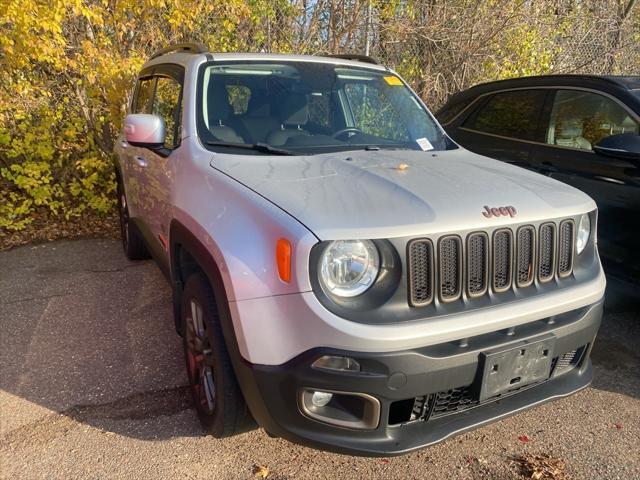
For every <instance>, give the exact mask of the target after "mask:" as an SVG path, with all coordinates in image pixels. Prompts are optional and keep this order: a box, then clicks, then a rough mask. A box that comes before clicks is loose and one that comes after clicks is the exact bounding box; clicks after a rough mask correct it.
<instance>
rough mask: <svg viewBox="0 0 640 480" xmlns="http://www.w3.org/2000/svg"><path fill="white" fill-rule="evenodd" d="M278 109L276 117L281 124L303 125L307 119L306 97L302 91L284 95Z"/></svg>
mask: <svg viewBox="0 0 640 480" xmlns="http://www.w3.org/2000/svg"><path fill="white" fill-rule="evenodd" d="M278 110H279V115H278V118H279V120H280V123H282V124H283V125H305V124H306V123H307V121H308V120H309V106H308V104H307V97H306V96H305V95H304V94H302V93H289V94H288V95H286V96H285V97H284V99H283V100H282V103H281V104H280V108H279V109H278Z"/></svg>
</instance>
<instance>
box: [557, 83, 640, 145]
mask: <svg viewBox="0 0 640 480" xmlns="http://www.w3.org/2000/svg"><path fill="white" fill-rule="evenodd" d="M618 133H638V122H636V121H635V120H634V119H633V118H631V116H630V115H629V113H628V112H627V111H626V110H625V109H624V108H622V106H621V105H619V104H618V103H617V102H615V101H614V100H612V99H611V98H608V97H605V96H604V95H599V94H597V93H592V92H584V91H580V90H558V92H557V93H556V96H555V99H554V101H553V108H552V110H551V118H550V120H549V127H548V129H547V138H546V141H547V143H548V144H550V145H558V146H561V147H569V148H577V149H580V150H591V148H592V147H593V145H595V144H596V143H598V142H599V141H600V140H602V139H603V138H605V137H608V136H610V135H616V134H618Z"/></svg>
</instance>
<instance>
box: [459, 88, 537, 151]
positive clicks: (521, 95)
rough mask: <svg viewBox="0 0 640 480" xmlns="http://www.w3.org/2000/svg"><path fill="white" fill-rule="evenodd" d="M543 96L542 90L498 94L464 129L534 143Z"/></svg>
mask: <svg viewBox="0 0 640 480" xmlns="http://www.w3.org/2000/svg"><path fill="white" fill-rule="evenodd" d="M545 96H546V92H545V91H544V90H513V91H510V92H502V93H497V94H495V95H494V96H493V97H491V98H490V99H489V100H488V101H487V102H486V103H485V104H484V106H482V108H481V109H480V111H479V112H478V113H477V114H476V115H475V116H472V117H471V118H470V119H469V120H468V121H467V122H466V123H465V125H464V126H465V127H468V128H471V129H473V130H477V131H479V132H484V133H490V134H493V135H500V136H503V137H510V138H516V139H521V140H535V139H536V138H535V137H536V130H537V126H538V119H539V118H540V112H541V110H542V106H543V105H544V100H545Z"/></svg>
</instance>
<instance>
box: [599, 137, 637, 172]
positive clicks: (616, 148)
mask: <svg viewBox="0 0 640 480" xmlns="http://www.w3.org/2000/svg"><path fill="white" fill-rule="evenodd" d="M593 151H594V152H596V153H599V154H600V155H606V156H608V157H615V158H619V159H621V160H628V161H630V162H631V163H633V164H634V165H635V166H636V167H638V168H640V135H638V134H637V133H620V134H618V135H611V136H610V137H605V138H603V139H602V140H600V141H599V142H598V143H596V144H595V145H594V146H593Z"/></svg>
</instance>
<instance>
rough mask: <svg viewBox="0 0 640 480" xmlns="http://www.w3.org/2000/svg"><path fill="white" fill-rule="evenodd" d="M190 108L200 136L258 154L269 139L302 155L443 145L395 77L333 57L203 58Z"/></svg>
mask: <svg viewBox="0 0 640 480" xmlns="http://www.w3.org/2000/svg"><path fill="white" fill-rule="evenodd" d="M197 115H198V132H199V135H200V138H201V139H202V141H203V143H204V144H205V145H208V146H209V148H211V149H213V150H216V151H218V150H219V151H224V152H225V153H238V154H245V155H246V154H247V152H248V150H247V147H248V146H251V147H253V148H254V151H256V152H262V153H265V154H268V153H269V147H273V148H274V149H279V150H280V152H281V153H282V152H290V153H295V154H305V155H308V154H315V153H325V152H331V151H341V150H354V149H386V148H390V149H411V150H444V149H446V147H447V142H446V140H445V138H444V134H443V132H442V131H441V130H440V128H439V127H438V126H437V124H436V123H435V122H434V120H433V118H432V117H431V115H430V114H429V112H428V111H427V110H426V109H425V108H424V107H423V106H422V105H421V104H420V102H419V101H418V99H417V98H416V97H415V95H414V94H413V93H411V91H410V90H409V89H408V88H407V87H406V86H405V84H404V83H403V82H402V81H401V80H400V78H398V77H397V76H395V75H393V74H392V73H390V72H387V71H375V70H372V69H366V68H354V67H345V66H340V65H335V64H324V63H315V62H247V61H243V62H224V63H209V64H205V65H204V67H203V69H202V70H201V72H200V79H199V92H198V113H197ZM234 145H243V146H244V147H243V148H234ZM265 146H266V148H265ZM272 150H273V149H272ZM274 151H275V150H274Z"/></svg>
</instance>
